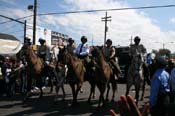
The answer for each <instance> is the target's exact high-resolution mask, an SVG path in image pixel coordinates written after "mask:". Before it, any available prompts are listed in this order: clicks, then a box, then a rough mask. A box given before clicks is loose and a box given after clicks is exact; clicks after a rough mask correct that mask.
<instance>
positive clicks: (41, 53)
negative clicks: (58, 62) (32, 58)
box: [37, 38, 50, 64]
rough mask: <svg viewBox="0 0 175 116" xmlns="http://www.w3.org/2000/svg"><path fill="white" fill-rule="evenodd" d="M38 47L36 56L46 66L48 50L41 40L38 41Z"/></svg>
mask: <svg viewBox="0 0 175 116" xmlns="http://www.w3.org/2000/svg"><path fill="white" fill-rule="evenodd" d="M39 42H40V46H39V47H38V52H37V54H38V56H39V57H40V58H41V59H42V60H43V62H45V63H46V64H48V63H49V61H50V48H49V47H48V46H47V45H46V41H45V40H44V39H42V38H40V39H39Z"/></svg>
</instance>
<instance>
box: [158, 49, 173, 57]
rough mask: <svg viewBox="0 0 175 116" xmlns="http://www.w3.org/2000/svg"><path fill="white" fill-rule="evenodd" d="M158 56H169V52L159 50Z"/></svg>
mask: <svg viewBox="0 0 175 116" xmlns="http://www.w3.org/2000/svg"><path fill="white" fill-rule="evenodd" d="M158 54H159V55H161V56H167V57H170V56H171V51H170V50H169V49H159V51H158Z"/></svg>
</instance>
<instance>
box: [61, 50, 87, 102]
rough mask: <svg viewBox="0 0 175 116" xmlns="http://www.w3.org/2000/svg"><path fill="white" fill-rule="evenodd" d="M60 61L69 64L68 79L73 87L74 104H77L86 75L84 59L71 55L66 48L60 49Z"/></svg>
mask: <svg viewBox="0 0 175 116" xmlns="http://www.w3.org/2000/svg"><path fill="white" fill-rule="evenodd" d="M60 56H61V57H60V61H61V62H63V63H64V64H67V66H68V72H67V81H68V83H69V85H70V87H71V89H72V94H73V104H72V105H75V104H77V96H78V92H79V91H80V89H81V87H82V85H83V82H84V76H85V68H84V64H83V62H82V60H80V59H78V58H77V57H76V56H73V55H71V54H70V53H69V52H68V51H67V49H66V48H64V49H62V51H60Z"/></svg>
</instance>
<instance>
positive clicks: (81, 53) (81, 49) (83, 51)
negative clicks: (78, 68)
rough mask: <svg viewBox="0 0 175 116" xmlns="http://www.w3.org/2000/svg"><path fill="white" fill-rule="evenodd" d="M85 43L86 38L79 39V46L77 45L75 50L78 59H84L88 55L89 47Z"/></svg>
mask: <svg viewBox="0 0 175 116" xmlns="http://www.w3.org/2000/svg"><path fill="white" fill-rule="evenodd" d="M86 42H87V37H86V36H82V37H81V44H79V45H78V47H77V48H76V50H75V54H76V55H77V56H78V57H79V58H80V59H85V58H86V57H87V56H88V55H89V47H88V44H86Z"/></svg>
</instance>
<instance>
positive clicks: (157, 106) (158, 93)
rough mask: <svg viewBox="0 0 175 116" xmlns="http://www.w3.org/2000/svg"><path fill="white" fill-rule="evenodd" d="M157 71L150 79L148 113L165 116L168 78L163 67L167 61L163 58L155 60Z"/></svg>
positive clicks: (168, 86) (152, 115) (168, 85)
mask: <svg viewBox="0 0 175 116" xmlns="http://www.w3.org/2000/svg"><path fill="white" fill-rule="evenodd" d="M156 65H157V70H156V72H155V73H154V75H153V77H152V79H151V90H150V111H151V116H167V113H168V112H167V105H168V104H169V92H170V83H169V80H170V76H169V73H168V72H167V71H165V67H166V65H167V61H166V60H165V59H164V58H163V57H157V58H156Z"/></svg>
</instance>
